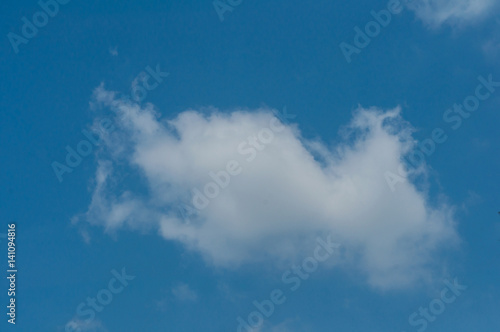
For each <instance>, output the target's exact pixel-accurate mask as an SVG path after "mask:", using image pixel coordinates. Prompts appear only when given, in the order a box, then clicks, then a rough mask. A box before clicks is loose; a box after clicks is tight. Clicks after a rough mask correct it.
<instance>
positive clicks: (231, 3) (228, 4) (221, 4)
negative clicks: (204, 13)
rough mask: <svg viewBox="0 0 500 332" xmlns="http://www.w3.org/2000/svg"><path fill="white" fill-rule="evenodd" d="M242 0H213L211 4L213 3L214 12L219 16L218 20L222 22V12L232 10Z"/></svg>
mask: <svg viewBox="0 0 500 332" xmlns="http://www.w3.org/2000/svg"><path fill="white" fill-rule="evenodd" d="M242 2H243V0H214V2H212V4H213V5H214V9H215V12H216V13H217V16H219V20H220V21H221V22H224V13H225V12H232V11H233V10H234V8H236V7H238V6H239V5H241V3H242Z"/></svg>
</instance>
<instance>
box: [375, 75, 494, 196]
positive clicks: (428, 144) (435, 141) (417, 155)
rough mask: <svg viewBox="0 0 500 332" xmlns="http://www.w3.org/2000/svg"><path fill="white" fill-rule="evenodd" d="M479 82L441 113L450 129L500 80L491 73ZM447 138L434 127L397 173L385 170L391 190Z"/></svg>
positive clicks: (487, 94) (481, 100) (487, 96)
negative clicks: (471, 92)
mask: <svg viewBox="0 0 500 332" xmlns="http://www.w3.org/2000/svg"><path fill="white" fill-rule="evenodd" d="M477 80H478V81H479V84H478V85H477V86H476V88H475V90H474V93H473V94H471V95H469V96H467V97H466V98H465V99H464V100H463V101H462V103H459V104H457V103H455V104H454V105H453V107H452V108H449V109H447V110H446V111H445V112H444V113H443V120H444V122H445V123H447V124H450V125H451V129H452V130H458V129H459V128H460V127H461V126H462V122H463V120H465V119H468V118H470V116H471V115H472V113H474V112H475V111H477V110H478V109H479V106H480V105H481V102H484V101H486V100H487V99H489V98H490V97H491V96H492V95H493V93H494V92H495V91H496V88H499V87H500V82H495V81H493V75H491V74H490V75H488V78H487V79H486V78H484V77H483V76H479V77H478V78H477ZM447 140H448V135H447V134H446V132H445V130H444V129H442V128H439V127H436V128H434V129H433V130H432V133H431V137H429V138H426V139H424V140H423V141H422V142H420V143H419V144H418V146H416V147H415V148H414V149H413V150H412V151H411V152H410V153H408V154H407V155H406V156H405V157H403V160H404V164H403V163H400V164H399V166H398V169H397V173H398V174H396V173H394V172H391V171H386V172H385V173H384V177H385V181H386V183H387V185H388V186H389V188H390V189H391V191H392V192H394V191H395V190H396V185H397V184H398V183H404V182H406V181H407V171H408V170H411V169H418V167H419V166H420V165H422V163H423V162H424V160H425V158H426V157H430V156H431V155H432V154H433V153H434V152H435V151H436V147H437V145H439V144H443V143H444V142H446V141H447Z"/></svg>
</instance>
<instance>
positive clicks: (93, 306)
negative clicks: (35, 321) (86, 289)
mask: <svg viewBox="0 0 500 332" xmlns="http://www.w3.org/2000/svg"><path fill="white" fill-rule="evenodd" d="M111 274H112V275H113V276H114V277H113V278H111V279H110V280H109V282H108V287H107V288H103V289H101V290H99V291H98V292H97V295H96V297H87V299H86V302H81V303H80V304H79V305H78V306H77V307H76V315H77V317H78V318H76V319H72V320H71V321H69V322H68V323H67V324H66V326H65V328H64V330H65V331H66V332H81V331H82V329H81V325H83V326H88V325H90V324H91V323H92V322H93V321H94V319H95V316H96V312H102V311H103V310H104V307H106V306H107V305H109V304H110V303H111V302H112V301H113V298H114V295H117V294H120V293H121V292H123V290H124V289H125V287H127V286H128V284H129V281H131V280H134V279H135V276H131V275H127V272H126V271H125V268H122V271H121V273H118V272H117V271H116V270H114V269H113V270H111ZM80 321H81V323H80Z"/></svg>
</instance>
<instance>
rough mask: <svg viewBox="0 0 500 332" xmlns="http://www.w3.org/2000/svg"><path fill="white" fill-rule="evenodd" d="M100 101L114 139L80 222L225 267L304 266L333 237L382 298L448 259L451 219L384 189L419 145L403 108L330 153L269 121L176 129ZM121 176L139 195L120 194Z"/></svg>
mask: <svg viewBox="0 0 500 332" xmlns="http://www.w3.org/2000/svg"><path fill="white" fill-rule="evenodd" d="M94 99H95V100H94V103H96V104H99V105H101V106H104V107H106V108H110V109H111V110H112V111H113V114H114V115H115V121H116V126H117V130H115V131H114V132H113V133H112V134H111V135H110V136H108V137H106V138H105V145H104V148H103V149H102V151H101V152H100V157H99V158H100V161H99V167H98V170H97V174H96V179H95V189H94V193H93V197H92V202H91V204H90V206H89V209H88V211H87V213H86V214H85V215H84V217H83V218H84V219H86V220H88V221H89V222H90V223H93V224H99V225H103V226H105V227H106V229H107V230H115V229H119V228H120V227H123V226H128V227H132V228H141V227H143V226H145V225H146V226H148V227H157V229H158V230H159V233H160V234H161V235H162V236H163V237H164V238H166V239H168V240H173V241H179V242H180V243H182V244H184V245H185V247H186V248H187V249H189V250H193V251H196V252H199V253H200V254H201V255H202V256H203V257H204V258H205V259H206V261H207V262H208V263H210V264H214V265H217V266H225V267H237V266H238V265H240V264H245V263H248V262H261V261H273V262H278V261H279V262H283V261H287V260H294V259H296V258H303V257H305V256H307V255H309V253H310V252H312V248H313V247H314V241H315V239H316V237H317V236H318V235H319V234H323V235H322V236H323V237H324V236H325V235H324V234H331V235H332V238H333V239H334V240H335V241H337V242H340V243H342V244H343V246H344V247H345V250H346V255H345V261H343V264H344V265H347V266H348V267H350V268H353V267H354V268H356V269H359V270H360V271H362V272H364V273H365V274H366V276H367V279H368V282H369V283H370V284H371V285H373V286H375V287H379V288H393V287H405V286H408V285H411V284H412V283H413V282H416V281H419V280H422V279H427V278H431V277H432V275H433V274H432V272H433V269H432V266H433V264H437V263H438V262H439V259H438V257H439V255H438V254H439V252H440V250H441V249H443V248H446V247H448V246H450V245H453V244H455V243H456V242H457V239H458V237H457V235H456V232H455V226H454V221H453V209H452V208H450V207H449V206H447V205H445V204H438V203H434V204H433V203H432V202H430V201H429V199H428V198H427V195H426V193H424V192H421V191H419V190H418V189H417V188H416V186H415V185H414V184H412V183H411V182H410V181H407V182H404V183H400V184H398V187H397V190H396V191H395V192H392V191H391V190H390V189H389V186H388V185H387V183H386V181H385V178H384V174H385V172H386V171H387V170H395V169H397V168H398V166H399V165H400V162H401V160H402V157H403V155H404V154H405V153H406V152H408V151H409V150H410V149H411V148H412V146H413V144H414V143H413V140H412V138H411V130H410V129H409V127H408V125H407V124H406V123H405V122H404V121H403V120H402V119H401V116H400V114H399V113H400V110H399V108H396V109H393V110H390V111H385V112H384V111H381V110H378V109H375V108H371V109H361V108H360V109H359V110H357V111H356V112H355V114H354V118H353V120H352V122H351V123H350V124H349V125H348V126H346V128H345V129H344V130H343V133H344V135H343V136H342V139H343V142H342V143H339V144H337V146H327V145H325V144H323V143H321V142H319V141H311V140H305V139H304V138H303V137H301V134H300V132H299V130H298V128H297V127H296V126H294V125H287V124H283V123H281V122H280V121H279V120H278V119H277V118H276V117H275V116H274V115H273V113H272V110H269V109H258V110H253V111H248V110H237V111H233V112H230V113H227V112H226V113H221V112H218V111H216V110H208V111H207V110H205V111H204V112H203V113H201V112H197V111H193V110H190V111H186V112H183V113H180V114H179V115H178V116H177V117H176V118H174V119H171V120H168V121H167V120H161V119H160V118H159V116H158V114H157V113H156V112H155V111H154V108H153V106H152V105H148V106H146V107H142V108H141V106H139V105H137V104H134V103H131V102H127V101H122V100H119V99H117V98H116V95H115V94H114V93H113V92H109V91H106V90H105V89H104V88H102V87H100V88H98V89H97V90H96V92H95V94H94ZM123 174H127V176H128V178H130V177H133V178H134V179H136V180H137V181H133V184H131V185H133V188H134V189H131V188H132V187H131V188H122V185H120V183H121V182H122V181H121V178H122V177H123V176H124V175H123ZM210 174H212V175H210ZM214 174H218V176H215V177H217V178H218V179H219V180H218V181H219V182H220V185H217V184H216V182H217V181H216V180H214ZM228 179H229V180H228ZM227 182H229V183H227ZM128 183H132V181H128ZM195 193H197V194H196V195H195ZM200 193H202V194H200ZM202 195H203V197H204V198H203V197H202ZM193 198H194V202H193ZM179 207H182V208H181V209H180V210H179ZM186 207H187V210H186ZM180 211H184V212H186V213H187V214H188V218H187V217H186V214H184V215H183V214H182V213H180ZM193 211H196V213H190V212H193ZM187 219H189V220H187Z"/></svg>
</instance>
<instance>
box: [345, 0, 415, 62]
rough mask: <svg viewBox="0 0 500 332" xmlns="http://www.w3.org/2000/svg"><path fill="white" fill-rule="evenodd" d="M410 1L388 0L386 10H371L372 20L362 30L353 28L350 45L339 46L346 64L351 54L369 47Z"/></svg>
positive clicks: (350, 60) (350, 59)
mask: <svg viewBox="0 0 500 332" xmlns="http://www.w3.org/2000/svg"><path fill="white" fill-rule="evenodd" d="M412 1H413V0H389V2H387V5H386V9H382V10H380V11H378V12H377V11H375V10H372V11H371V12H370V15H371V16H372V17H373V20H372V21H369V22H368V23H366V24H365V26H364V28H363V29H361V28H360V27H358V26H355V27H354V32H355V35H354V38H353V41H352V44H349V43H346V42H342V43H340V44H339V47H340V50H341V51H342V54H343V55H344V58H345V60H346V61H347V63H351V62H352V56H353V54H360V53H361V50H362V49H364V48H366V47H367V46H368V45H370V43H371V41H372V40H373V39H374V38H377V37H378V35H380V33H381V32H382V28H386V27H387V26H388V25H389V24H390V23H391V22H392V18H393V15H398V14H400V13H401V12H402V11H403V8H404V5H406V4H409V3H411V2H412Z"/></svg>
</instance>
